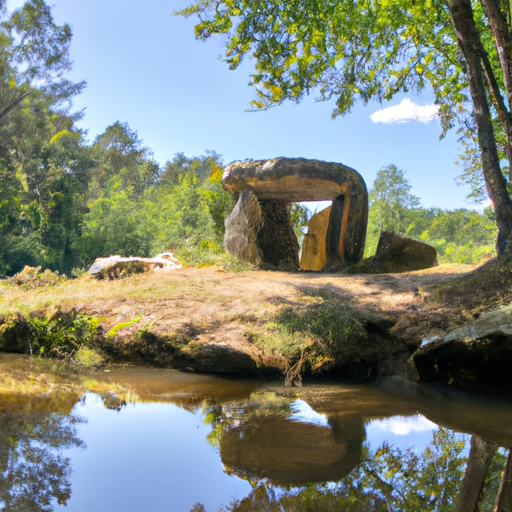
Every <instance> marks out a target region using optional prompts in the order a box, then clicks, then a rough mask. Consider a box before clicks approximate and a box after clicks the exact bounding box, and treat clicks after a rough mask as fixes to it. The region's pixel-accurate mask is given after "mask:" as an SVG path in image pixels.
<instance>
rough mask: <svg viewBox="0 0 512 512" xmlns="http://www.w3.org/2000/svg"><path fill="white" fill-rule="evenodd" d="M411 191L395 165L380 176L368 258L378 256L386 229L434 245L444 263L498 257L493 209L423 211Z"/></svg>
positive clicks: (372, 201)
mask: <svg viewBox="0 0 512 512" xmlns="http://www.w3.org/2000/svg"><path fill="white" fill-rule="evenodd" d="M410 189H411V186H410V185H409V182H408V181H407V179H406V178H405V176H404V173H403V171H400V170H398V169H396V167H395V166H394V165H390V166H388V167H386V168H383V169H381V170H380V171H379V172H378V173H377V178H376V180H375V182H374V184H373V188H372V189H371V190H370V194H369V197H370V211H369V220H368V231H367V242H366V249H365V255H366V256H371V255H373V254H374V253H375V250H376V249H377V243H378V241H379V236H380V232H381V231H382V230H389V231H395V232H397V233H400V234H402V235H405V236H408V237H410V238H413V239H416V240H420V241H422V242H425V243H428V244H430V245H432V246H433V247H435V248H436V249H437V251H438V254H439V260H440V261H441V262H442V263H459V264H460V263H466V264H477V263H480V262H481V261H482V260H484V259H488V258H491V257H494V256H495V255H496V250H495V247H494V241H495V239H496V231H497V227H496V219H495V216H494V212H493V210H492V207H491V206H488V207H487V208H486V209H485V210H484V212H483V213H480V212H478V211H475V210H468V209H465V208H458V209H456V210H441V209H439V208H421V207H419V201H418V198H416V197H414V196H412V195H411V194H410V192H409V191H410Z"/></svg>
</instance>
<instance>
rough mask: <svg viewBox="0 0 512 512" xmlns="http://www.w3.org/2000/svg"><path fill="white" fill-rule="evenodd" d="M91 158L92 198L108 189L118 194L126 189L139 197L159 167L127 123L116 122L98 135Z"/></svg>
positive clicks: (153, 181)
mask: <svg viewBox="0 0 512 512" xmlns="http://www.w3.org/2000/svg"><path fill="white" fill-rule="evenodd" d="M93 155H94V158H95V160H96V165H95V167H94V169H92V171H91V176H90V179H91V183H90V186H89V189H90V190H89V196H90V197H92V198H97V197H99V196H100V195H101V194H107V195H108V194H109V193H110V191H111V189H115V190H116V191H118V190H119V188H121V189H123V190H124V189H126V188H128V187H131V188H132V192H133V193H134V194H135V195H136V196H139V195H140V194H141V193H142V192H143V191H144V190H146V189H147V188H149V187H151V185H154V184H155V183H156V181H157V179H158V175H159V172H160V166H159V165H158V163H157V162H156V161H155V160H154V158H153V153H152V152H151V150H150V149H149V148H147V147H145V146H143V143H142V141H141V140H140V139H139V137H138V135H137V132H136V131H134V130H131V129H130V127H129V126H128V124H127V123H120V122H119V121H117V122H115V123H114V124H112V125H110V126H108V127H107V128H106V129H105V131H104V132H103V133H102V134H101V135H98V137H96V141H95V143H94V146H93Z"/></svg>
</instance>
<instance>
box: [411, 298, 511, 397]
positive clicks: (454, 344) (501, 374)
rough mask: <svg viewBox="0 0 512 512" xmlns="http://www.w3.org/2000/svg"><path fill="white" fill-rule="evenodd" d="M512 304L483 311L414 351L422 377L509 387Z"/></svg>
mask: <svg viewBox="0 0 512 512" xmlns="http://www.w3.org/2000/svg"><path fill="white" fill-rule="evenodd" d="M511 358H512V305H509V306H506V307H503V308H500V309H497V310H495V311H491V312H490V313H485V314H483V315H482V316H481V317H479V318H478V319H476V320H474V321H472V322H469V323H467V324H466V325H464V326H462V327H459V328H458V329H455V330H453V331H451V332H449V333H448V334H447V335H446V336H444V337H443V338H441V339H437V340H433V341H431V342H429V343H426V344H425V345H424V346H423V347H421V348H420V349H419V350H418V352H416V354H415V355H414V364H415V366H416V369H417V371H418V374H419V376H420V378H421V380H423V381H425V382H442V383H444V384H455V385H460V386H468V385H469V386H471V385H473V386H492V387H496V388H499V389H501V390H505V389H506V390H510V389H512V373H511V372H510V360H511Z"/></svg>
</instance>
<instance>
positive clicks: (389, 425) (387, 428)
mask: <svg viewBox="0 0 512 512" xmlns="http://www.w3.org/2000/svg"><path fill="white" fill-rule="evenodd" d="M370 425H371V426H372V427H373V428H374V429H376V430H381V431H384V432H391V433H393V434H395V435H398V436H406V435H408V434H410V433H411V432H426V431H429V430H434V429H436V428H437V425H436V424H435V423H432V422H431V421H430V420H427V418H425V416H422V415H421V414H417V415H416V416H408V417H404V416H393V417H391V418H387V419H385V420H374V421H372V422H371V423H370Z"/></svg>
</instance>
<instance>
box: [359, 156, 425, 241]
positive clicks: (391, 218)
mask: <svg viewBox="0 0 512 512" xmlns="http://www.w3.org/2000/svg"><path fill="white" fill-rule="evenodd" d="M411 188H412V187H411V185H410V184H409V182H408V180H407V179H406V178H405V173H404V171H402V170H400V169H397V167H396V166H395V165H393V164H391V165H388V166H387V167H383V168H382V169H381V170H380V171H379V172H378V173H377V177H376V178H375V181H374V182H373V188H372V190H371V191H370V195H369V199H370V207H373V208H375V210H376V211H377V212H378V216H379V219H378V224H379V231H380V232H382V231H395V232H397V233H401V232H404V231H405V229H406V226H405V225H404V222H405V218H406V213H407V210H408V209H412V208H418V207H419V199H418V198H417V197H416V196H414V195H412V194H411V192H410V191H411Z"/></svg>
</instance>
